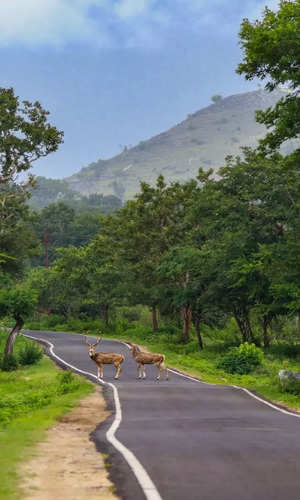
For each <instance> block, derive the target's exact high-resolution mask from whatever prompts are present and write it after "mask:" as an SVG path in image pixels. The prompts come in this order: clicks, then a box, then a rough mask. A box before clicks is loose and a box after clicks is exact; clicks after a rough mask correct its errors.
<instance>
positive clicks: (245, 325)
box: [234, 311, 253, 342]
mask: <svg viewBox="0 0 300 500" xmlns="http://www.w3.org/2000/svg"><path fill="white" fill-rule="evenodd" d="M234 318H235V321H236V322H237V325H238V327H239V330H240V332H241V334H242V339H243V342H253V332H252V327H251V323H250V318H249V314H248V313H247V312H242V313H240V312H237V311H235V313H234Z"/></svg>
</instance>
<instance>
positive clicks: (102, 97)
mask: <svg viewBox="0 0 300 500" xmlns="http://www.w3.org/2000/svg"><path fill="white" fill-rule="evenodd" d="M265 5H268V6H269V7H270V8H276V6H277V5H278V1H277V0H242V1H241V0H0V61H1V73H0V86H1V87H8V86H12V87H14V88H15V90H16V93H17V94H18V95H19V96H20V97H21V98H24V99H30V100H39V101H41V103H42V104H43V106H44V107H46V108H47V109H48V110H49V111H50V112H51V118H50V119H51V121H52V122H53V123H54V124H55V125H56V126H57V127H58V128H60V129H63V130H64V132H65V143H64V145H63V146H61V148H60V150H59V151H58V152H57V153H55V154H53V155H50V156H49V157H48V158H46V159H43V160H40V161H39V162H38V163H36V164H35V166H34V169H33V171H34V173H36V174H38V175H44V176H46V177H57V178H58V177H65V176H67V175H70V174H72V173H74V172H76V171H78V170H79V169H80V168H81V167H82V166H86V165H88V164H89V163H90V162H93V161H95V160H97V159H98V158H108V157H110V156H113V155H114V154H117V153H119V152H120V151H121V148H122V147H123V146H124V145H134V144H136V143H138V142H139V141H140V140H143V139H147V138H149V137H151V136H153V135H155V134H157V133H159V132H161V131H163V130H166V129H167V128H169V127H170V126H172V125H174V124H176V123H178V122H180V121H182V120H183V119H184V118H185V117H186V115H187V114H188V113H190V112H193V111H196V110H197V109H199V108H201V107H203V106H206V105H208V104H209V103H210V97H211V96H212V95H213V94H215V93H221V94H222V95H224V96H226V95H230V94H234V93H237V92H244V91H249V90H253V89H255V88H256V87H257V85H256V83H255V82H245V81H244V79H243V77H241V76H238V75H236V74H235V68H236V66H237V64H238V62H239V61H240V60H241V57H242V54H241V51H240V48H239V46H238V31H239V25H240V22H241V20H242V18H243V17H248V18H250V19H255V18H258V17H260V16H261V13H262V11H263V8H264V6H265Z"/></svg>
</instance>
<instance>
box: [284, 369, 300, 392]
mask: <svg viewBox="0 0 300 500" xmlns="http://www.w3.org/2000/svg"><path fill="white" fill-rule="evenodd" d="M279 383H280V386H281V388H282V390H283V391H284V392H288V393H290V394H300V380H298V379H297V378H296V377H294V376H293V375H292V374H290V376H289V377H287V378H284V379H281V380H280V382H279Z"/></svg>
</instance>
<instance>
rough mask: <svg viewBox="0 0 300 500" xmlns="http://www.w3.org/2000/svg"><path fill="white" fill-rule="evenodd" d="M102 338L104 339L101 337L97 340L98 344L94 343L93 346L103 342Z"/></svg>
mask: <svg viewBox="0 0 300 500" xmlns="http://www.w3.org/2000/svg"><path fill="white" fill-rule="evenodd" d="M101 340H102V337H99V338H98V340H97V342H96V344H93V346H94V347H96V345H98V344H99V342H101Z"/></svg>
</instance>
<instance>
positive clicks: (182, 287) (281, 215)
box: [0, 1, 300, 354]
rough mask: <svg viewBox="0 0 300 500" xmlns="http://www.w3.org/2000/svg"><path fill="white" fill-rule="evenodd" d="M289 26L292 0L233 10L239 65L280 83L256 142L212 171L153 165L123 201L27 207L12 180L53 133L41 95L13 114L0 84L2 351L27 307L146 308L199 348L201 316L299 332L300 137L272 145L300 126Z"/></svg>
mask: <svg viewBox="0 0 300 500" xmlns="http://www.w3.org/2000/svg"><path fill="white" fill-rule="evenodd" d="M299 28H300V3H299V1H289V2H281V7H280V9H279V10H278V12H277V13H274V12H272V11H270V10H269V9H266V10H265V12H264V17H263V19H262V21H257V22H255V23H251V22H250V21H248V20H247V19H246V20H244V21H243V23H242V26H241V30H240V41H241V47H242V50H243V61H242V62H241V64H240V65H239V66H238V69H237V71H238V73H240V74H242V75H244V76H245V77H246V79H249V80H251V79H253V78H260V79H261V80H266V81H267V83H266V89H267V90H268V91H270V92H272V91H273V90H274V89H276V88H278V87H279V86H281V85H288V86H289V93H287V94H285V95H284V96H283V97H282V98H281V100H279V102H278V103H277V104H276V105H275V106H274V107H272V108H268V109H267V110H264V111H259V112H257V120H258V122H259V123H262V124H265V125H266V127H267V128H268V133H267V134H266V136H265V137H264V138H263V139H262V140H261V142H260V145H259V147H258V148H257V149H250V148H243V149H241V154H240V156H239V157H227V159H226V161H224V166H223V167H222V168H221V169H220V170H219V171H218V174H217V175H216V174H215V173H213V172H212V171H208V172H207V171H205V170H204V169H200V170H199V173H198V176H197V177H196V178H195V179H193V180H190V181H188V182H185V183H179V182H174V183H171V184H167V183H166V182H165V181H164V178H163V176H161V175H160V176H159V177H158V178H157V181H156V184H155V185H150V184H148V183H141V187H140V192H139V193H138V194H137V195H136V196H135V198H134V199H133V200H130V201H128V202H127V203H126V204H125V205H124V206H121V204H120V202H119V200H117V199H116V198H114V197H109V200H108V199H107V197H101V196H98V197H89V198H86V199H84V198H83V197H81V199H77V200H76V198H74V197H73V194H72V193H68V192H65V194H64V196H65V198H63V199H62V200H56V203H54V204H50V205H47V206H45V207H44V208H43V209H42V210H41V211H40V212H37V211H34V210H33V209H32V208H31V207H30V206H29V205H28V198H29V197H30V194H31V193H32V190H33V189H34V188H33V184H34V180H33V179H32V178H31V177H29V180H28V183H27V184H26V183H23V184H22V183H18V182H17V175H18V174H19V173H20V172H23V171H26V170H28V169H29V168H30V166H31V163H32V161H34V160H35V159H36V158H38V157H40V156H42V155H46V154H49V153H51V152H52V151H55V149H56V148H57V147H58V146H59V143H60V142H61V140H62V133H61V132H59V131H57V129H56V128H55V127H52V126H50V125H49V124H48V123H47V113H46V112H44V110H43V109H42V108H41V107H40V105H38V104H35V105H30V104H27V106H28V108H25V116H24V109H23V111H20V110H18V105H19V103H18V98H17V97H16V96H15V95H14V92H13V90H12V89H1V91H0V128H1V131H2V130H3V131H4V132H3V133H2V135H1V136H0V164H1V177H0V182H1V184H0V198H1V212H0V233H1V242H0V252H1V254H0V259H1V260H0V266H1V267H0V269H1V281H2V285H1V289H0V314H1V316H2V317H10V318H14V322H15V323H14V327H13V330H12V335H11V338H10V343H9V345H8V346H7V349H6V353H7V354H11V353H12V345H13V339H14V335H15V334H16V332H18V331H19V330H20V328H21V327H22V326H23V324H24V322H25V321H26V319H31V320H32V319H33V318H35V320H36V323H35V324H37V323H38V322H39V321H42V319H41V318H44V320H43V321H44V323H43V324H48V325H50V326H51V325H52V326H55V325H57V324H62V323H67V322H68V321H69V320H71V319H74V320H78V321H81V322H82V324H83V325H85V327H86V328H89V326H88V325H95V324H97V325H98V326H101V328H104V329H105V328H107V329H109V328H110V329H113V328H114V326H115V325H116V323H117V322H118V321H121V319H122V318H123V319H124V318H126V319H127V320H129V321H133V322H138V321H142V316H143V315H145V314H146V312H145V311H148V312H149V315H150V314H151V320H152V328H153V331H154V332H156V335H157V336H159V335H160V334H161V335H163V334H164V333H165V332H166V331H167V333H168V335H169V337H168V338H169V340H170V342H171V343H172V342H174V343H175V342H177V343H179V344H181V345H182V346H183V347H182V348H184V346H185V345H188V344H189V343H190V342H191V339H196V342H197V343H196V344H193V346H194V348H195V349H197V345H198V348H200V349H203V348H205V343H206V339H205V335H204V337H203V332H205V331H207V327H209V328H212V329H213V330H214V332H215V336H216V337H218V331H219V332H221V331H223V330H224V328H226V325H229V324H232V322H235V325H236V331H238V332H239V338H238V340H237V339H236V338H235V342H237V343H245V342H248V343H250V344H255V345H256V346H264V347H265V348H266V349H267V348H269V346H270V345H271V344H272V343H273V344H274V343H280V342H282V341H287V342H292V343H297V341H299V340H300V322H299V314H300V261H299V251H300V242H299V234H300V218H299V210H300V168H299V165H300V149H296V150H295V151H293V152H292V153H290V154H288V155H283V154H281V153H280V152H279V150H280V147H281V146H282V144H284V143H285V141H287V140H290V139H294V138H298V137H299V132H300V126H299V116H300V98H299V93H298V88H299V83H300V82H299V74H300V70H299V69H300V60H299V50H298V49H299V43H298V42H296V41H295V40H297V38H296V34H297V33H298V32H299ZM283 40H284V43H283ZM7 103H14V106H7ZM34 106H36V107H37V108H34ZM22 113H23V114H22ZM7 117H9V118H10V121H9V120H7ZM13 121H15V123H17V124H19V125H18V126H19V127H20V130H22V132H23V133H24V134H27V136H26V137H25V138H24V142H22V139H20V137H19V136H18V134H16V135H15V136H14V135H13V132H12V130H15V128H16V126H14V127H15V128H13V127H12V126H11V125H10V123H11V122H13ZM7 124H8V125H7ZM6 126H7V129H5V127H6ZM22 127H23V128H22ZM37 127H38V130H39V134H37V133H36V130H37ZM8 137H9V139H8ZM12 159H14V160H12ZM59 188H60V189H62V186H60V187H59ZM62 192H63V189H62ZM33 197H34V195H33ZM68 199H69V201H70V200H71V201H72V200H73V201H72V202H70V203H67V201H68ZM104 206H105V207H106V208H103V207H104ZM95 207H96V208H95ZM108 212H110V213H108ZM46 229H47V238H48V239H49V242H48V246H49V249H48V251H49V255H48V257H49V266H48V267H47V266H45V265H44V263H45V260H44V259H45V256H44V251H45V249H44V246H45V230H46ZM41 242H42V243H43V245H41ZM120 311H121V312H122V315H121V316H122V317H121V316H120ZM69 324H70V323H69ZM74 324H75V325H76V322H75V323H74ZM135 324H137V323H135Z"/></svg>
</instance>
